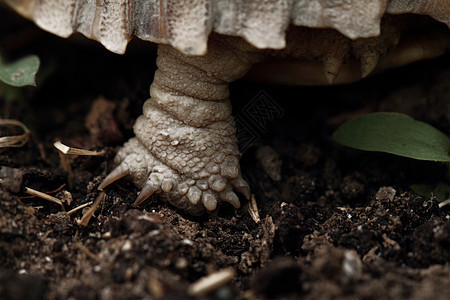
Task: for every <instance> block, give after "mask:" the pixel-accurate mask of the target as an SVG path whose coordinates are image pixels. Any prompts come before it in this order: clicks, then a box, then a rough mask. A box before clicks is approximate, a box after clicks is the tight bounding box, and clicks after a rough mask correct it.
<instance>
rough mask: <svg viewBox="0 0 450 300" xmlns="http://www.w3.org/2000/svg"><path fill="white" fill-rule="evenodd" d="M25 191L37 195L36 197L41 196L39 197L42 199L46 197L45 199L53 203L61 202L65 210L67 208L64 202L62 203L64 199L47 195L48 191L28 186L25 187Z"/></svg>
mask: <svg viewBox="0 0 450 300" xmlns="http://www.w3.org/2000/svg"><path fill="white" fill-rule="evenodd" d="M25 193H27V194H30V195H33V196H36V197H39V198H41V199H44V200H47V201H50V202H53V203H56V204H59V205H60V206H61V208H62V209H63V210H65V208H64V204H63V203H62V201H61V200H59V199H58V198H56V197H53V196H50V195H47V194H46V193H43V192H39V191H36V190H33V189H30V188H28V187H25Z"/></svg>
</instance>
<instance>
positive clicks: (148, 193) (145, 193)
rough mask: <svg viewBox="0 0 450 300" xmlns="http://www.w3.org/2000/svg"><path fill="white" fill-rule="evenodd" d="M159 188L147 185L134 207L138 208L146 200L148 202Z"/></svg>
mask: <svg viewBox="0 0 450 300" xmlns="http://www.w3.org/2000/svg"><path fill="white" fill-rule="evenodd" d="M156 190H157V188H155V186H154V185H153V184H151V183H147V184H145V185H144V187H143V188H142V190H141V192H140V193H139V196H138V197H137V198H136V201H134V203H133V206H138V205H139V204H141V203H142V202H144V201H145V200H147V198H148V197H150V196H151V195H153V193H154V192H156Z"/></svg>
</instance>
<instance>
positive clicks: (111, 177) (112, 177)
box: [98, 165, 128, 191]
mask: <svg viewBox="0 0 450 300" xmlns="http://www.w3.org/2000/svg"><path fill="white" fill-rule="evenodd" d="M127 174H128V172H127V170H126V169H124V167H123V166H122V165H119V166H117V167H116V168H115V169H114V170H112V171H111V173H109V174H108V176H106V177H105V179H103V181H102V183H101V184H100V185H99V186H98V189H99V190H100V191H103V189H104V188H105V187H107V186H108V185H110V184H111V183H113V182H114V181H116V180H119V179H120V178H122V177H125V176H126V175H127Z"/></svg>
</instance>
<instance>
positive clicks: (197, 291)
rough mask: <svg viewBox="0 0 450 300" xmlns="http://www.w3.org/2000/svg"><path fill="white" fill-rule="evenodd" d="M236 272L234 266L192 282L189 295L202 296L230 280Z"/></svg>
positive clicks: (188, 291)
mask: <svg viewBox="0 0 450 300" xmlns="http://www.w3.org/2000/svg"><path fill="white" fill-rule="evenodd" d="M235 275H236V272H235V271H234V269H233V268H232V267H229V268H226V269H222V270H220V271H217V272H214V273H212V274H209V275H207V276H205V277H202V278H200V279H199V280H197V281H196V282H194V283H192V284H191V285H190V286H189V287H188V290H187V293H188V295H189V296H192V297H201V296H203V295H206V294H208V293H209V292H212V291H214V290H216V289H218V288H220V287H222V286H224V285H225V284H227V283H228V282H230V281H231V280H232V279H233V278H234V276H235Z"/></svg>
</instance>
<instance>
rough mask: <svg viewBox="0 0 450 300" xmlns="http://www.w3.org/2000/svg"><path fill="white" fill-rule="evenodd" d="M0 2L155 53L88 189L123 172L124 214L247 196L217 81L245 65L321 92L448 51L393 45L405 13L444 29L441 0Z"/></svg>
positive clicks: (118, 45)
mask: <svg viewBox="0 0 450 300" xmlns="http://www.w3.org/2000/svg"><path fill="white" fill-rule="evenodd" d="M6 3H8V4H9V5H10V6H12V7H13V8H14V9H16V10H17V11H18V12H19V13H21V14H22V15H24V16H25V17H27V18H29V19H32V20H33V21H34V22H35V23H36V24H37V25H38V26H40V27H41V28H43V29H45V30H47V31H49V32H52V33H54V34H56V35H58V36H61V37H68V36H70V35H71V34H72V33H74V32H80V33H82V34H83V35H85V36H86V37H88V38H91V39H94V40H97V41H99V42H100V43H102V44H103V45H104V46H105V47H106V48H107V49H108V50H110V51H112V52H115V53H124V52H125V50H126V47H127V44H128V42H129V41H130V39H131V38H132V37H133V36H136V37H138V38H140V39H142V40H147V41H151V42H154V43H157V44H158V58H157V67H158V69H157V70H156V72H155V76H154V81H153V83H152V84H151V86H150V96H151V98H150V99H148V100H147V101H146V102H145V104H144V107H143V115H142V116H140V117H139V118H138V119H137V120H136V123H135V125H134V132H135V134H136V137H133V138H131V139H130V140H129V141H128V142H126V143H125V144H124V146H123V147H122V148H121V149H120V150H119V151H118V153H117V155H116V158H115V162H116V163H118V166H117V167H116V168H115V169H114V170H113V171H112V172H111V173H110V174H109V175H108V176H107V177H106V178H105V179H104V181H103V182H102V183H101V185H100V186H99V189H101V190H102V189H104V188H105V187H106V186H108V185H109V184H111V183H112V182H114V181H115V180H117V179H119V178H122V177H124V176H126V175H129V176H130V177H131V178H132V180H133V182H134V183H135V184H136V185H137V186H138V187H139V188H141V192H140V194H139V195H138V197H137V199H136V202H135V203H134V204H135V205H138V204H140V203H142V202H143V201H144V200H146V199H147V198H148V197H150V196H151V195H152V194H154V193H157V194H161V196H163V198H165V199H167V200H168V201H169V202H170V203H172V204H173V205H175V206H177V207H179V208H181V209H183V210H185V211H186V212H188V213H190V214H193V215H198V214H202V213H204V212H205V211H214V210H215V209H216V208H217V206H218V202H220V201H224V202H228V203H230V204H231V205H232V206H234V207H235V208H239V207H240V205H241V204H240V200H239V197H238V196H237V194H236V193H235V192H238V193H240V194H242V195H243V196H244V197H245V198H247V199H248V198H249V197H250V188H249V185H248V184H247V183H246V181H245V180H244V179H243V177H242V174H241V171H240V167H239V157H240V153H239V150H238V146H237V140H236V136H235V131H236V129H235V124H234V120H233V117H232V115H231V104H230V100H229V89H228V84H229V83H230V82H233V81H235V80H237V79H239V78H241V77H243V76H244V75H245V74H246V73H247V72H248V71H249V70H250V68H251V66H252V65H253V64H255V63H257V62H261V61H263V60H265V59H267V58H270V57H276V58H285V57H293V58H295V59H297V60H298V61H307V60H309V61H315V62H318V63H320V65H321V66H322V67H321V68H323V70H324V71H323V72H322V71H321V75H318V76H316V77H317V78H318V79H317V78H316V79H315V80H316V81H319V82H320V83H325V84H331V83H333V82H335V81H336V80H339V78H340V77H339V75H340V70H341V69H345V68H347V67H348V66H349V65H350V64H348V62H349V61H352V60H353V61H354V60H356V61H359V63H360V67H359V68H360V72H359V71H358V73H359V75H358V76H356V77H357V78H356V77H355V76H353V77H351V76H350V78H346V77H345V76H343V77H342V78H343V79H341V82H346V81H347V82H348V81H352V80H355V79H360V78H362V77H366V76H367V75H369V74H370V73H371V72H373V71H374V70H375V68H376V67H377V65H382V66H383V68H385V67H386V65H388V66H389V64H390V65H393V66H395V65H402V64H406V63H409V62H412V61H414V60H417V59H422V58H427V57H432V56H436V55H438V54H441V53H442V52H443V51H444V50H445V49H446V48H447V47H448V44H449V43H448V40H449V39H448V32H446V34H445V35H446V36H445V38H444V40H445V42H444V43H443V42H442V41H441V40H439V41H438V42H436V43H431V44H432V45H434V46H436V45H439V46H437V50H436V48H435V47H434V46H433V47H434V48H433V47H431V48H433V49H434V51H426V50H427V49H425V48H426V47H425V46H423V47H422V46H421V42H420V40H419V41H415V40H413V41H414V42H412V44H411V41H410V45H409V46H411V45H413V46H415V47H416V50H417V47H419V48H421V49H422V51H418V52H417V51H415V52H414V51H413V52H411V51H410V52H408V51H405V47H403V48H402V47H401V45H402V36H403V35H404V33H405V32H408V28H410V27H411V25H414V24H415V18H414V17H415V15H427V16H430V17H431V18H433V19H434V20H436V21H437V22H442V23H445V24H446V25H447V26H450V3H449V2H448V0H429V1H428V0H417V1H409V0H375V1H374V0H249V1H243V0H242V1H241V0H224V1H219V0H198V1H188V0H163V1H160V0H158V1H156V0H134V1H127V0H95V1H94V0H6ZM406 14H407V15H406ZM425 36H427V35H425ZM426 39H427V41H428V42H429V41H430V40H432V37H430V36H427V37H426ZM427 45H428V44H427ZM395 49H403V50H402V51H400V52H398V51H397V52H396V51H395ZM406 49H408V47H406ZM419 50H420V49H419ZM399 53H400V54H399ZM405 53H406V55H405ZM386 62H388V63H386ZM300 68H301V64H300ZM293 77H295V76H293ZM307 79H308V78H307ZM294 81H296V80H295V78H294Z"/></svg>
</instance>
